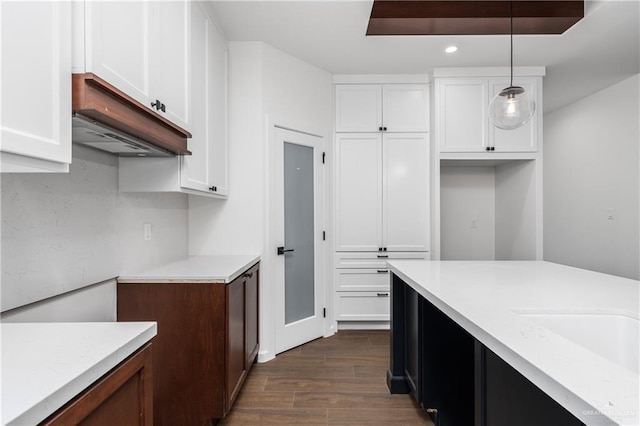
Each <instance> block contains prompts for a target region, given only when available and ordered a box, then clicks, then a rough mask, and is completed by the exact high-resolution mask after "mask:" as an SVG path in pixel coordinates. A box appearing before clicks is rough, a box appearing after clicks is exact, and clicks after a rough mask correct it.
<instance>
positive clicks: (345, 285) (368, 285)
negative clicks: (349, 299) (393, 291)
mask: <svg viewBox="0 0 640 426" xmlns="http://www.w3.org/2000/svg"><path fill="white" fill-rule="evenodd" d="M335 277H336V279H335V283H336V291H386V292H388V291H389V288H390V287H391V285H390V277H391V274H390V273H389V270H388V269H386V268H381V269H336V273H335Z"/></svg>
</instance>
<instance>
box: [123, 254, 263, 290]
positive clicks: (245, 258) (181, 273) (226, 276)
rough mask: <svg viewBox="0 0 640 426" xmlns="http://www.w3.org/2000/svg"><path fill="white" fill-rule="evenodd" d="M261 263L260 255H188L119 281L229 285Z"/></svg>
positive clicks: (126, 276) (127, 275) (125, 275)
mask: <svg viewBox="0 0 640 426" xmlns="http://www.w3.org/2000/svg"><path fill="white" fill-rule="evenodd" d="M259 261H260V256H256V255H219V256H216V255H212V256H188V257H186V258H184V259H181V260H178V261H175V262H171V263H167V264H166V265H163V266H160V267H157V268H153V269H149V270H145V271H138V272H133V273H130V272H126V273H123V274H121V275H120V276H119V277H118V282H121V283H125V282H126V283H130V282H158V283H164V282H172V281H194V282H208V283H229V282H231V281H233V280H234V279H236V278H237V277H238V276H239V275H240V274H241V273H242V272H244V271H246V270H247V269H248V268H250V267H251V266H253V265H255V264H256V263H257V262H259Z"/></svg>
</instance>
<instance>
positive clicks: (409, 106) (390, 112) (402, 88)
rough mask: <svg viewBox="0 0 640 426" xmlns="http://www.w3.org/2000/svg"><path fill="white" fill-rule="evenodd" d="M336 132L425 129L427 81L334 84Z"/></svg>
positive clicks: (427, 96)
mask: <svg viewBox="0 0 640 426" xmlns="http://www.w3.org/2000/svg"><path fill="white" fill-rule="evenodd" d="M335 120H336V121H335V126H336V132H381V131H384V132H428V131H429V89H428V86H427V85H426V84H387V85H380V84H338V85H336V119H335Z"/></svg>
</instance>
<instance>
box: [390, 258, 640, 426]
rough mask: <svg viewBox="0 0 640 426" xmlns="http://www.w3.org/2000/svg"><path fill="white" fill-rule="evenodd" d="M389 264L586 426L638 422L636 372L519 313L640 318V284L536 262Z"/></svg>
mask: <svg viewBox="0 0 640 426" xmlns="http://www.w3.org/2000/svg"><path fill="white" fill-rule="evenodd" d="M388 264H389V268H390V269H391V271H392V272H393V273H395V274H396V275H398V276H399V277H400V278H401V279H403V281H405V282H406V283H407V284H409V285H410V286H411V287H412V288H414V289H415V290H416V291H417V292H418V293H420V294H421V295H422V296H423V297H425V298H426V299H427V300H429V301H430V302H431V303H433V304H434V305H435V306H436V307H438V308H439V309H440V310H442V311H443V312H444V313H445V314H447V315H448V316H449V317H451V318H452V319H453V320H454V321H456V322H457V323H458V324H459V325H460V326H462V327H463V328H464V329H465V330H467V331H468V332H469V333H470V334H471V335H473V336H474V337H475V338H476V339H478V340H479V341H480V342H481V343H483V344H484V345H485V346H487V347H488V348H489V349H491V350H492V351H493V352H494V353H496V354H497V355H498V356H500V357H501V358H502V359H503V360H505V361H506V362H507V363H509V364H510V365H511V366H512V367H514V368H515V369H516V370H518V371H519V372H520V373H521V374H522V375H524V376H525V377H527V378H528V379H529V380H531V381H532V382H533V383H534V384H536V385H537V386H538V387H539V388H540V389H542V390H543V391H544V392H545V393H547V394H548V395H549V396H551V397H552V398H553V399H554V400H556V401H557V402H558V403H559V404H560V405H562V406H563V407H565V408H566V409H567V410H568V411H569V412H571V413H572V414H573V415H575V416H576V417H577V418H578V419H580V420H581V421H582V422H583V423H585V424H587V425H604V424H621V425H636V426H637V425H640V376H639V375H638V373H637V372H635V371H632V370H629V369H627V368H625V367H623V366H622V365H620V364H618V363H615V362H613V361H612V360H610V359H608V358H605V357H604V356H601V355H598V354H597V353H595V352H593V351H592V350H589V349H587V348H586V347H585V346H582V345H580V344H577V343H575V341H576V340H573V339H571V340H570V339H569V337H571V336H567V334H565V337H563V336H561V335H560V334H556V333H554V332H552V331H551V330H550V329H547V328H545V327H542V326H541V325H538V324H537V323H536V322H535V321H532V320H531V319H529V318H527V317H523V316H521V315H519V314H518V312H520V313H526V312H538V313H540V312H542V313H544V312H547V313H565V312H567V313H576V314H617V315H622V316H626V317H631V318H635V319H640V313H639V311H640V282H639V281H635V280H631V279H626V278H620V277H615V276H612V275H606V274H601V273H597V272H591V271H586V270H582V269H578V268H572V267H568V266H562V265H558V264H554V263H549V262H537V261H531V262H525V261H502V262H498V261H496V262H492V261H421V260H405V261H400V260H398V261H389V262H388ZM571 332H572V330H571V329H570V330H569V333H571Z"/></svg>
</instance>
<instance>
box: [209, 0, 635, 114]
mask: <svg viewBox="0 0 640 426" xmlns="http://www.w3.org/2000/svg"><path fill="white" fill-rule="evenodd" d="M372 3H373V2H372V0H367V1H362V0H342V1H335V0H334V1H332V0H315V1H314V0H290V1H264V0H263V1H246V0H235V1H233V0H232V1H219V0H209V2H208V6H209V7H210V10H211V12H212V13H213V15H214V16H215V17H216V21H217V23H218V25H219V27H220V29H221V31H222V32H223V35H224V36H225V37H226V38H227V39H228V40H229V41H263V42H265V43H268V44H270V45H272V46H274V47H276V48H278V49H280V50H283V51H285V52H287V53H289V54H291V55H293V56H296V57H298V58H300V59H302V60H304V61H306V62H309V63H311V64H313V65H315V66H317V67H319V68H322V69H324V70H326V71H328V72H330V73H332V74H414V73H426V72H429V71H430V70H431V69H432V68H436V67H457V66H462V67H466V66H508V65H509V36H505V35H501V36H374V37H367V36H365V32H366V28H367V23H368V20H369V14H370V12H371V5H372ZM639 6H640V0H608V1H595V0H586V5H585V18H584V19H582V20H581V21H580V22H578V23H577V24H576V25H575V26H573V27H572V28H570V29H569V30H568V31H567V32H565V33H564V34H563V35H540V36H515V37H514V65H515V66H521V65H522V66H523V65H544V66H546V67H547V76H546V77H545V79H544V110H545V112H549V111H552V110H554V109H556V108H559V107H561V106H563V105H566V104H568V103H571V102H573V101H575V100H577V99H580V98H582V97H584V96H586V95H588V94H590V93H593V92H595V91H597V90H599V89H602V88H604V87H607V86H609V85H611V84H613V83H615V82H618V81H620V80H623V79H624V78H626V77H628V76H630V75H633V74H637V73H639V72H640V7H639ZM449 44H456V45H458V46H459V47H460V49H459V51H458V52H457V53H456V54H455V55H447V54H445V53H444V47H445V46H447V45H449ZM634 96H638V94H634Z"/></svg>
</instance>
